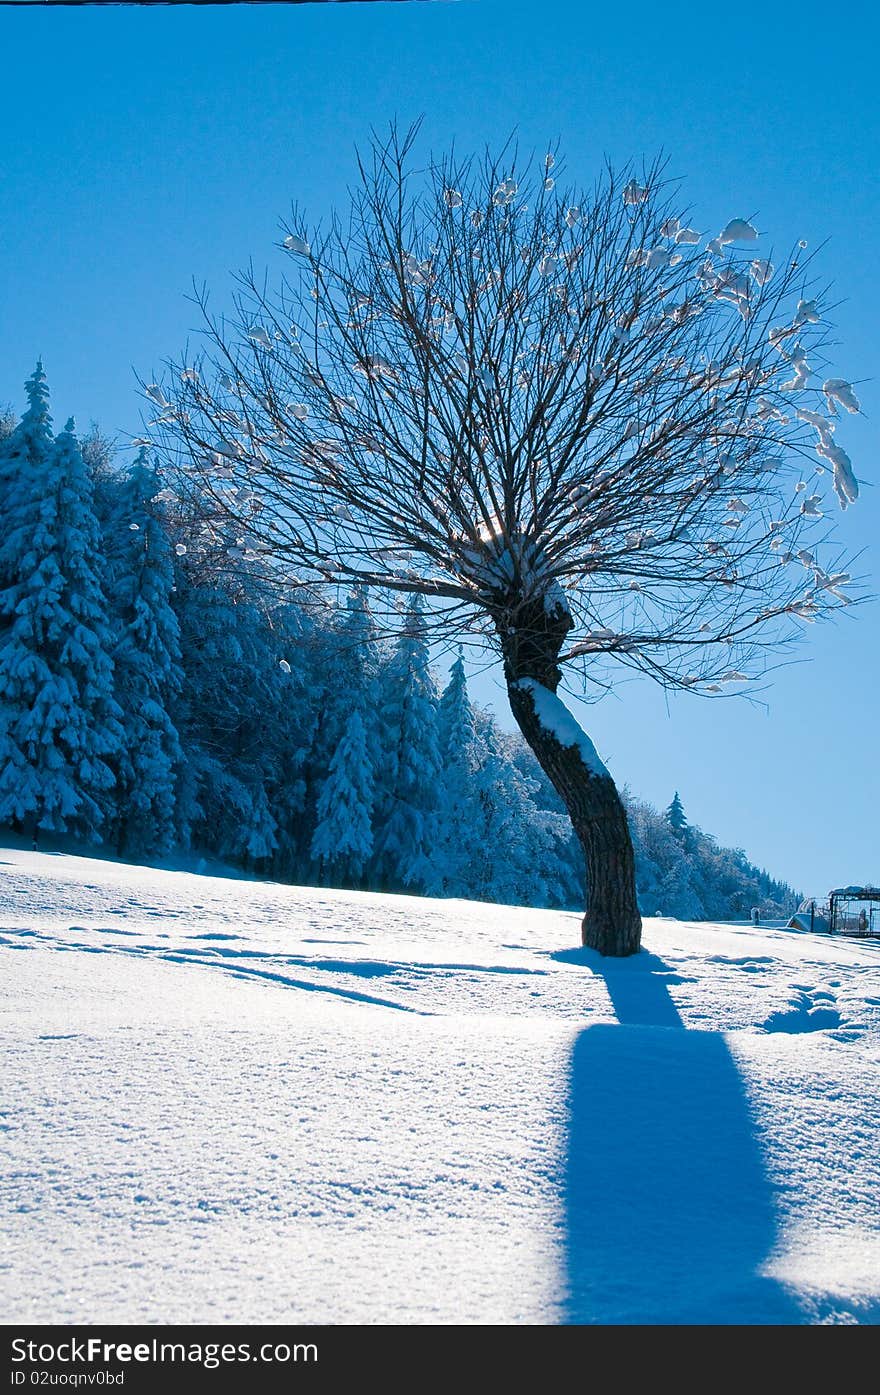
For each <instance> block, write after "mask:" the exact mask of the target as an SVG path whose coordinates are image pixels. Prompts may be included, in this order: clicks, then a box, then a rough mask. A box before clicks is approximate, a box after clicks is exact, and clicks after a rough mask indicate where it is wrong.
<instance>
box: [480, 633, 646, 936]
mask: <svg viewBox="0 0 880 1395" xmlns="http://www.w3.org/2000/svg"><path fill="white" fill-rule="evenodd" d="M542 609H543V607H542ZM570 625H571V621H570V619H569V618H568V616H567V615H563V613H562V612H558V613H557V614H556V616H555V618H554V615H553V614H552V613H551V615H550V616H549V617H548V616H544V615H541V614H536V615H535V616H534V617H532V623H531V624H529V625H528V626H527V627H524V629H522V630H520V631H519V633H513V634H512V635H504V634H503V633H502V644H503V647H504V651H505V677H506V679H507V692H508V697H509V699H510V707H511V711H512V713H513V716H514V718H515V719H516V722H517V725H518V726H519V729H520V731H521V732H522V734H523V736H524V737H525V739H526V741H527V742H528V744H529V746H530V747H531V749H532V751H533V752H534V754H535V756H536V758H537V760H538V763H539V765H540V766H541V769H542V770H543V771H544V773H545V774H546V775H547V777H548V779H549V780H550V782H551V784H552V785H553V788H554V789H555V790H556V792H557V794H558V795H559V797H560V798H561V800H562V802H563V803H564V805H565V807H566V810H567V811H568V815H569V818H570V819H571V822H572V825H573V827H574V831H575V833H576V835H577V838H578V841H579V842H580V845H581V847H582V848H583V852H584V860H585V862H586V871H587V904H586V911H585V914H584V918H583V921H582V923H581V940H582V943H583V944H584V945H586V946H588V947H589V948H590V949H596V950H598V951H599V953H600V954H605V955H612V956H615V957H618V958H622V957H624V956H626V955H629V954H637V953H638V951H639V947H640V944H641V934H642V921H641V917H640V915H639V909H638V902H637V900H636V882H635V859H634V856H633V845H632V839H631V837H630V832H629V825H628V823H627V817H626V810H625V809H624V807H623V803H622V801H621V798H620V795H619V794H618V793H617V788H616V786H615V784H614V781H613V780H612V778H611V776H610V775H609V774H608V772H607V771H604V768H603V769H602V771H601V773H600V771H598V770H597V769H595V768H591V766H590V765H589V764H587V762H586V761H585V760H584V758H583V756H582V754H581V751H580V749H579V748H578V746H577V745H567V744H563V742H562V741H560V740H559V739H558V737H557V735H555V734H554V732H553V731H550V730H548V729H547V727H545V726H543V725H542V723H541V721H540V719H539V714H538V711H537V710H536V706H535V701H534V696H533V693H532V691H531V688H530V684H529V683H523V682H522V681H521V680H523V679H531V680H533V681H534V682H536V683H539V684H540V685H541V686H542V687H543V688H546V689H547V690H548V691H549V692H550V693H552V694H553V695H554V697H555V694H556V689H557V688H558V686H559V683H560V680H561V677H562V674H561V671H560V669H559V667H558V664H557V659H558V656H559V651H560V649H561V647H562V643H563V641H564V638H565V635H566V633H567V631H568V629H569V628H570ZM557 700H558V699H557ZM568 715H569V716H570V714H568ZM571 722H572V724H573V726H574V725H576V724H575V722H574V718H573V717H571Z"/></svg>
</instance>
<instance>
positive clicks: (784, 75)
mask: <svg viewBox="0 0 880 1395" xmlns="http://www.w3.org/2000/svg"><path fill="white" fill-rule="evenodd" d="M838 13H839V15H840V16H841V18H840V20H839V22H838V21H832V20H831V19H830V17H829V11H828V9H827V6H826V5H824V4H823V5H818V4H813V3H811V0H805V3H801V4H800V5H798V6H796V7H790V6H787V7H780V8H779V9H778V10H777V11H774V12H773V13H768V12H767V11H766V10H765V9H764V8H763V7H743V8H739V9H736V8H731V7H727V6H725V7H722V6H697V5H695V4H693V3H691V4H687V5H680V4H675V3H665V4H664V5H662V6H661V5H657V4H656V3H652V4H642V3H640V0H629V3H628V4H626V5H623V6H614V5H601V6H600V5H592V4H588V3H560V0H545V3H541V4H538V3H534V2H533V3H528V4H525V3H519V2H518V0H506V2H504V3H502V0H497V2H496V0H470V2H468V0H463V2H462V3H451V4H447V3H427V4H382V3H374V4H360V5H359V4H348V5H312V6H308V5H305V6H303V5H298V6H283V5H277V6H276V5H269V6H264V5H261V6H252V7H251V6H244V5H243V6H229V7H217V8H214V7H211V6H199V7H189V6H182V7H179V8H174V7H172V8H168V7H164V6H157V7H154V8H153V7H151V8H138V7H116V8H114V7H110V8H98V9H94V10H91V9H88V8H85V9H64V8H62V9H55V10H52V9H51V7H50V8H48V9H20V10H15V9H11V8H4V9H0V51H2V52H3V55H4V63H3V83H2V84H0V131H2V134H3V160H2V166H3V168H2V180H0V401H3V400H11V401H12V402H13V404H14V405H15V406H16V408H20V407H21V404H22V390H21V385H22V383H23V380H24V378H25V377H26V376H27V374H28V373H29V372H30V371H31V369H32V366H33V363H34V360H35V359H36V357H37V355H38V354H42V355H43V357H44V360H45V366H46V369H47V372H48V375H49V380H50V386H51V388H52V391H53V407H54V412H55V416H56V420H58V421H60V422H63V420H64V418H65V417H66V416H67V415H68V414H70V413H72V412H73V413H75V414H76V415H77V417H78V419H79V422H80V425H81V426H85V425H86V424H87V422H88V421H89V419H90V418H92V417H95V418H97V419H98V420H99V421H100V422H101V424H102V425H103V426H104V427H105V428H106V429H107V430H110V431H113V432H118V433H120V434H121V433H125V432H126V431H128V432H131V433H134V432H136V431H137V429H138V417H139V401H138V398H137V396H136V392H135V382H134V371H135V370H138V371H139V372H141V373H143V374H145V375H149V374H151V373H152V372H153V371H154V370H159V369H160V368H161V365H162V361H163V359H164V358H165V357H166V356H168V355H171V354H175V353H176V352H177V351H178V350H179V349H180V348H181V346H182V345H183V344H184V342H185V341H186V339H187V336H188V334H189V332H190V330H191V329H192V328H193V327H194V324H195V314H194V311H193V308H192V306H191V305H189V304H188V303H187V300H186V295H187V294H188V292H189V289H190V284H191V279H192V277H193V276H196V277H197V278H198V279H199V280H200V281H201V280H205V281H207V283H208V284H209V285H210V286H211V287H212V288H213V295H214V299H215V303H216V304H217V305H221V304H223V303H224V301H225V300H227V299H228V296H229V290H230V282H229V274H230V272H232V271H234V270H236V269H237V268H239V267H241V266H242V265H244V264H245V263H246V262H247V260H248V259H249V258H250V257H253V259H254V261H255V263H256V264H257V265H258V266H262V265H263V264H266V265H268V266H269V267H270V268H271V267H276V268H277V267H278V260H277V257H278V254H277V253H276V252H275V251H274V250H273V246H272V244H273V242H274V241H275V240H276V238H277V228H278V220H279V218H280V217H281V216H282V215H283V214H284V213H285V212H286V210H287V209H288V207H289V204H290V200H291V199H292V198H296V199H297V200H298V201H300V202H302V203H303V204H304V205H305V206H306V207H307V209H308V210H309V211H310V212H311V213H312V214H314V216H315V217H319V216H321V215H322V214H324V213H325V212H326V210H327V209H328V208H329V207H330V206H331V205H332V204H334V203H337V204H338V203H340V202H342V201H344V198H345V188H346V183H347V181H349V180H350V179H351V178H352V176H353V158H352V153H353V148H354V146H355V144H356V143H358V142H361V143H363V142H364V141H365V139H366V137H367V136H368V133H369V129H370V127H371V125H375V126H379V127H381V126H383V125H384V124H385V123H387V121H388V119H389V118H390V117H392V116H395V115H396V116H397V117H399V118H400V120H401V121H403V122H408V121H409V120H410V119H412V118H414V117H416V116H419V115H424V117H425V127H424V133H425V144H426V146H433V147H434V148H435V149H440V148H442V147H444V146H445V145H447V144H448V142H449V141H450V140H451V139H453V138H454V139H455V142H456V145H457V146H458V147H459V149H461V150H465V149H467V148H471V147H474V148H479V147H481V146H482V145H483V144H484V143H485V142H489V143H496V142H499V141H501V140H503V138H504V137H505V136H506V135H507V134H508V133H509V131H510V130H511V128H512V127H514V126H516V127H517V129H518V131H519V133H520V139H521V141H522V143H523V144H525V145H526V146H529V147H531V146H532V145H534V146H535V147H537V148H538V149H544V148H546V143H547V142H548V141H549V140H552V139H555V138H556V137H559V138H560V139H561V141H562V146H563V149H564V152H565V155H566V160H567V164H568V168H569V171H570V173H571V175H572V176H573V177H575V178H578V179H580V178H582V179H583V180H584V182H589V181H590V179H591V178H592V176H593V174H594V172H595V170H596V168H597V165H598V164H599V162H600V161H601V160H602V158H603V157H604V156H605V155H608V156H610V157H611V158H612V159H613V160H616V161H623V160H626V159H628V158H630V157H632V156H641V155H642V154H647V155H652V154H654V153H655V152H656V151H657V150H658V149H659V148H661V147H662V148H663V149H665V150H666V151H667V153H668V154H669V156H670V161H671V168H672V170H673V172H675V173H677V174H680V175H682V176H683V177H684V178H685V179H686V186H685V187H686V197H687V201H688V202H689V203H690V204H692V205H693V207H694V210H695V218H696V219H697V220H698V223H697V225H698V226H703V227H710V228H711V227H715V226H718V227H720V226H722V225H723V224H724V223H725V222H726V221H727V220H728V219H729V218H731V217H733V216H751V215H754V217H755V219H756V221H757V224H758V226H759V227H760V228H761V229H762V231H763V230H766V232H767V234H768V236H767V242H768V243H769V242H770V241H771V240H772V241H774V242H776V243H785V244H789V243H790V242H791V241H793V240H794V239H796V238H800V237H804V238H806V239H808V241H809V243H810V245H811V246H815V244H816V243H818V242H820V241H823V240H824V239H826V238H828V239H830V241H829V244H828V246H827V248H826V249H825V251H824V252H823V253H822V259H821V270H822V271H823V272H824V274H825V275H826V276H827V278H828V279H829V280H831V281H833V282H834V286H835V294H836V296H839V297H840V298H841V299H842V300H843V304H841V305H840V307H839V308H838V309H837V310H836V312H835V322H836V325H837V327H838V330H839V338H840V341H841V347H840V349H839V351H837V354H836V371H838V372H839V373H840V374H841V375H842V376H844V377H851V378H853V379H858V380H863V379H866V380H870V381H864V382H863V383H862V386H861V388H860V395H861V398H862V403H863V408H864V411H865V415H864V416H863V417H862V418H859V419H857V420H856V419H854V418H849V419H848V420H847V422H846V426H845V431H844V434H843V435H842V436H841V440H842V442H843V443H844V444H845V445H846V447H847V449H848V450H849V452H850V454H851V456H852V457H853V460H854V463H855V465H856V470H857V473H858V474H859V475H860V477H861V478H862V480H863V482H864V485H863V490H862V499H861V501H860V503H859V504H858V506H857V507H856V508H855V509H853V510H851V511H850V512H849V513H848V514H847V515H846V517H845V519H844V520H843V529H842V533H841V539H842V540H844V541H845V542H846V543H847V545H848V546H849V548H850V549H851V550H853V551H856V550H858V549H862V548H868V549H869V552H868V555H867V556H866V558H865V560H864V564H863V568H862V569H863V570H866V571H868V572H869V573H872V574H873V578H872V579H873V584H874V585H875V586H876V552H875V551H874V552H873V555H872V550H873V543H874V539H875V538H876V536H877V533H878V527H877V525H878V499H880V495H878V490H877V489H876V488H871V487H870V482H871V480H872V478H874V479H875V478H876V460H877V454H878V451H877V445H878V432H877V426H876V421H877V411H878V403H877V398H878V389H877V383H876V381H875V379H876V363H877V329H876V326H877V324H878V323H880V314H878V310H880V306H878V291H877V278H878V267H877V257H878V227H880V189H878V184H877V179H876V169H877V159H878V151H880V139H878V138H880V130H878V127H880V103H878V101H877V90H876V81H877V79H876V63H875V59H874V55H873V49H872V47H871V45H870V44H869V43H868V42H867V41H866V34H865V33H864V28H863V25H862V23H861V21H859V19H858V16H857V15H856V14H855V13H854V12H852V11H844V10H842V9H841V10H840V11H839V12H838ZM865 13H867V10H865ZM847 14H849V15H850V18H849V19H846V18H845V15H847ZM878 617H880V608H878V606H877V605H876V604H871V605H867V606H865V607H863V608H861V609H860V610H859V611H858V613H857V614H850V615H845V616H843V618H842V620H841V621H840V622H839V623H838V624H837V625H836V626H826V627H821V628H820V627H818V626H817V627H816V628H815V629H813V628H812V627H809V628H808V632H807V635H806V639H807V641H808V642H807V643H806V644H805V646H804V648H803V649H802V650H801V651H800V652H799V653H798V655H797V657H798V659H799V660H803V661H807V660H808V661H809V662H799V663H797V664H795V665H793V666H791V667H789V668H787V669H785V670H783V671H782V672H781V673H778V674H777V675H776V676H775V678H774V681H773V684H772V687H771V688H770V689H768V691H767V692H766V693H765V694H764V695H763V696H764V699H765V700H766V706H753V705H750V704H747V703H745V702H735V701H731V700H722V701H714V702H713V701H706V700H702V701H701V700H699V699H697V698H694V697H690V696H687V695H683V696H679V697H676V698H674V699H670V701H669V705H668V707H667V703H666V700H665V698H664V696H663V694H662V693H661V692H660V691H659V690H656V689H654V688H653V687H652V686H651V685H650V684H649V683H648V682H646V681H641V682H637V683H633V682H628V683H626V684H625V685H624V686H622V687H621V688H620V689H619V691H618V692H617V693H615V694H613V695H611V696H610V697H608V698H607V699H605V700H603V702H602V703H601V704H599V705H598V706H595V707H592V708H590V709H589V710H588V711H587V712H586V714H585V717H586V721H587V724H588V729H589V730H590V732H591V735H592V736H593V738H594V740H595V742H596V744H597V746H598V748H599V750H600V752H601V753H602V754H603V756H604V757H605V758H606V759H607V760H608V762H609V764H610V766H611V768H612V770H613V772H614V773H615V775H616V777H617V778H618V779H619V780H620V781H621V782H626V783H628V784H629V785H630V786H631V788H632V789H633V790H634V791H635V792H636V793H637V794H639V795H641V796H642V797H644V798H646V799H649V800H651V801H652V802H654V803H657V804H666V803H668V801H669V799H670V798H671V796H672V791H673V789H675V788H678V789H679V790H680V791H681V795H682V798H683V800H684V803H685V807H686V810H687V812H688V814H689V817H690V818H691V820H692V821H693V822H697V823H699V824H701V825H702V826H703V827H704V828H706V829H707V830H709V831H711V832H713V833H714V834H716V836H718V837H719V839H721V840H722V841H723V842H726V843H733V844H736V845H739V846H742V847H744V848H745V849H746V851H747V852H748V853H749V854H750V856H751V857H753V858H754V859H755V860H757V861H758V862H761V863H763V864H765V865H766V866H767V867H768V868H769V869H770V870H771V871H773V872H775V873H776V874H777V875H780V876H784V877H787V878H789V879H791V880H792V881H793V882H795V883H796V884H797V885H798V886H800V887H802V888H804V889H808V890H811V891H817V892H822V891H825V890H827V888H828V887H829V886H831V885H832V884H839V883H841V882H853V881H860V880H868V879H873V880H875V881H880V850H878V837H877V830H878V822H880V821H878V809H880V757H878V741H877V726H876V718H875V711H876V705H877V704H876V699H877V693H878V688H880V642H878V641H880V634H878V629H880V624H878ZM478 694H479V696H480V697H482V699H483V700H486V701H488V700H492V701H493V702H494V703H496V704H497V706H498V709H499V711H503V710H504V700H503V694H502V692H501V689H500V687H499V686H498V685H497V684H495V683H493V681H492V680H491V678H489V677H483V678H481V679H480V680H479V684H478Z"/></svg>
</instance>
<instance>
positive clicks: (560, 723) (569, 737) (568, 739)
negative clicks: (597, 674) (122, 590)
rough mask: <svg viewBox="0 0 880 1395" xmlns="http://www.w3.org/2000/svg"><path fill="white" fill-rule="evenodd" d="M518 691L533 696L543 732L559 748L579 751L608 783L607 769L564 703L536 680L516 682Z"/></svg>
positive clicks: (595, 773) (585, 763)
mask: <svg viewBox="0 0 880 1395" xmlns="http://www.w3.org/2000/svg"><path fill="white" fill-rule="evenodd" d="M516 686H517V687H518V688H525V689H527V691H528V692H530V693H531V695H532V702H533V703H534V704H535V715H536V716H537V718H538V721H539V722H540V724H541V726H542V727H543V728H544V730H545V731H548V732H550V734H551V736H555V737H556V740H557V741H558V742H559V744H560V746H575V747H577V749H578V750H579V751H580V755H581V760H582V761H583V763H584V765H585V766H586V767H587V769H588V770H590V771H592V773H593V774H594V775H604V776H606V777H607V778H608V779H610V778H611V776H610V775H609V774H608V769H607V767H606V766H605V765H603V764H602V761H601V760H600V759H599V753H598V751H597V750H596V747H595V746H594V745H593V743H592V741H591V740H590V738H589V737H588V736H587V733H586V732H585V731H584V730H583V729H582V728H581V726H580V725H579V724H578V722H576V721H575V719H574V717H573V716H572V715H571V713H570V712H569V710H568V708H567V707H566V705H565V703H564V702H562V700H561V699H560V698H558V697H557V696H556V694H555V693H551V691H550V689H549V688H545V687H544V685H543V683H539V682H538V680H537V679H536V678H518V679H517V681H516Z"/></svg>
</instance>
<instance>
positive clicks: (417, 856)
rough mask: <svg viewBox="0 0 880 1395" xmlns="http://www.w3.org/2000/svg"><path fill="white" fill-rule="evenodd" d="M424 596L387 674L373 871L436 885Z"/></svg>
mask: <svg viewBox="0 0 880 1395" xmlns="http://www.w3.org/2000/svg"><path fill="white" fill-rule="evenodd" d="M423 610H424V601H423V599H422V597H421V596H420V595H416V596H414V597H413V598H412V600H411V601H410V603H409V605H408V607H407V610H406V615H405V617H404V620H403V629H402V632H401V634H400V637H399V638H398V641H397V643H396V645H395V647H394V651H393V653H392V656H391V659H390V660H389V662H388V664H387V666H386V668H385V671H384V673H383V674H382V680H381V686H382V699H381V711H380V718H381V723H382V743H383V763H382V769H381V772H380V779H381V785H380V790H381V793H380V798H379V801H378V811H377V818H376V839H375V843H376V858H375V863H374V873H375V877H376V879H377V881H378V883H379V884H380V885H381V886H383V887H387V888H389V889H404V888H405V889H409V890H422V889H424V888H426V887H433V885H434V882H435V871H434V865H433V851H434V842H435V833H436V814H437V803H438V781H439V774H440V753H439V749H438V741H437V736H438V733H437V691H436V687H435V684H434V678H433V674H432V673H431V668H430V663H429V650H428V641H427V639H426V637H425V623H424V616H423Z"/></svg>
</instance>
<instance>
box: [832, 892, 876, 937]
mask: <svg viewBox="0 0 880 1395" xmlns="http://www.w3.org/2000/svg"><path fill="white" fill-rule="evenodd" d="M828 924H829V927H830V929H831V933H832V935H856V936H865V937H867V938H873V937H876V938H878V939H880V887H876V886H842V887H838V889H837V890H836V891H832V892H831V893H830V895H829V897H828Z"/></svg>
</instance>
